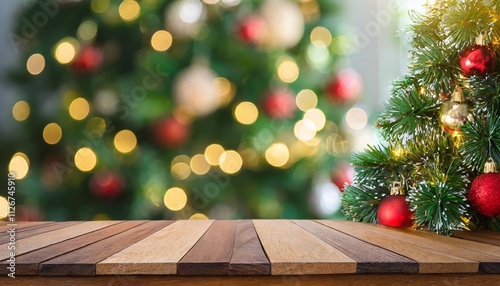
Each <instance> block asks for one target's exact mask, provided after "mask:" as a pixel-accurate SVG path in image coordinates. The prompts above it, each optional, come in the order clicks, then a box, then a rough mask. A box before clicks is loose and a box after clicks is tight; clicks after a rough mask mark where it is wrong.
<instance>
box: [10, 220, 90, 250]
mask: <svg viewBox="0 0 500 286" xmlns="http://www.w3.org/2000/svg"><path fill="white" fill-rule="evenodd" d="M79 223H82V222H79V221H68V222H58V223H51V224H46V225H43V226H42V227H30V228H27V229H23V230H17V229H16V232H15V233H16V240H19V239H23V238H26V237H30V236H34V235H37V234H40V233H44V232H49V231H54V230H56V229H60V228H64V227H68V226H72V225H75V224H79ZM8 235H9V234H7V233H6V234H5V235H4V234H2V236H0V244H2V243H6V242H8V241H9V237H8Z"/></svg>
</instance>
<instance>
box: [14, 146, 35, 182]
mask: <svg viewBox="0 0 500 286" xmlns="http://www.w3.org/2000/svg"><path fill="white" fill-rule="evenodd" d="M29 168H30V160H29V158H28V156H26V154H24V153H22V152H17V153H16V154H14V156H12V159H10V163H9V172H10V173H14V174H15V175H16V180H21V179H23V178H24V177H26V175H27V174H28V171H29Z"/></svg>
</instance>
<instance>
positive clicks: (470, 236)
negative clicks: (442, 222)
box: [452, 231, 500, 246]
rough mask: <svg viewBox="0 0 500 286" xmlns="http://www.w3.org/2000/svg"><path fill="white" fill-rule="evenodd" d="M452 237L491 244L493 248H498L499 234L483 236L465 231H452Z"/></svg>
mask: <svg viewBox="0 0 500 286" xmlns="http://www.w3.org/2000/svg"><path fill="white" fill-rule="evenodd" d="M452 236H454V237H458V238H463V239H467V240H472V241H477V242H482V243H486V244H491V245H495V246H500V234H498V235H495V234H487V235H485V234H483V233H478V232H475V231H474V232H467V231H454V232H453V234H452Z"/></svg>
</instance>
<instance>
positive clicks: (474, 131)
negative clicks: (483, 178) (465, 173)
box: [461, 114, 500, 172]
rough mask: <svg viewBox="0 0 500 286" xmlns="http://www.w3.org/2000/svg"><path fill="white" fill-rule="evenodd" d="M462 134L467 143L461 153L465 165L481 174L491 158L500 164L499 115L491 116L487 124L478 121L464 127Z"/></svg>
mask: <svg viewBox="0 0 500 286" xmlns="http://www.w3.org/2000/svg"><path fill="white" fill-rule="evenodd" d="M462 133H463V135H464V140H465V142H464V144H463V145H462V149H461V153H462V155H463V157H464V163H465V164H467V165H468V166H471V168H472V169H473V170H474V171H477V172H481V171H482V169H483V167H484V163H486V160H488V157H489V156H491V158H492V159H493V160H494V161H495V162H497V164H499V163H500V117H499V116H498V115H497V114H495V115H493V114H490V116H488V118H486V122H485V124H484V123H482V122H481V121H480V120H478V119H476V120H475V121H474V122H471V123H468V124H466V125H464V126H462ZM490 151H491V154H490Z"/></svg>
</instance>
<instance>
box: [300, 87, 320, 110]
mask: <svg viewBox="0 0 500 286" xmlns="http://www.w3.org/2000/svg"><path fill="white" fill-rule="evenodd" d="M295 104H297V107H298V108H299V109H300V110H302V111H308V110H310V109H313V108H315V107H316V105H318V96H317V95H316V93H314V91H312V90H310V89H303V90H301V91H300V92H299V93H297V96H296V97H295Z"/></svg>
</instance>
